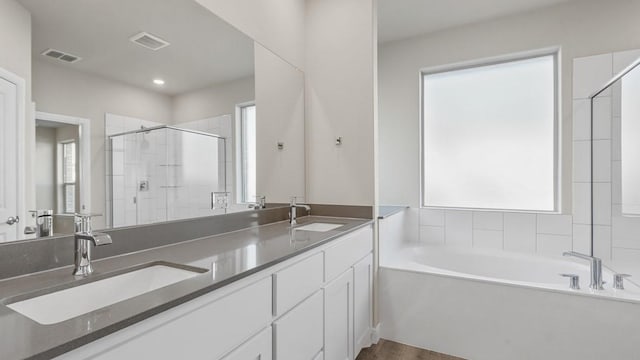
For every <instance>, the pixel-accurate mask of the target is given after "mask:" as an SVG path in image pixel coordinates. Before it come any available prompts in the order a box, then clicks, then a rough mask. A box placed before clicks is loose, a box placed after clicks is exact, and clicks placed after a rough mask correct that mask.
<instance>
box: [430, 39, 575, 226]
mask: <svg viewBox="0 0 640 360" xmlns="http://www.w3.org/2000/svg"><path fill="white" fill-rule="evenodd" d="M545 56H553V63H554V91H555V96H554V108H555V109H554V110H555V111H554V119H553V137H554V140H553V146H554V149H553V154H554V156H553V161H554V164H553V173H554V175H553V180H554V184H553V189H554V190H553V193H554V199H553V204H554V208H553V210H532V209H500V208H473V207H455V206H429V205H426V204H425V197H424V193H425V191H426V189H425V188H424V187H425V185H424V183H425V181H424V180H425V170H426V169H425V166H424V151H425V143H424V140H425V139H424V131H423V129H424V126H425V125H424V121H425V118H424V77H425V75H431V74H438V73H443V72H449V71H455V70H464V69H470V68H475V67H483V66H490V65H498V64H504V63H509V62H514V61H520V60H527V59H533V58H537V57H545ZM560 64H561V49H560V47H552V48H545V49H538V50H532V51H525V52H519V53H514V54H508V55H501V56H496V57H490V58H483V59H478V60H472V61H465V62H459V63H454V64H448V65H442V66H434V67H428V68H422V69H420V71H419V79H420V85H419V114H420V121H419V122H420V129H419V132H420V179H419V180H420V207H421V208H424V209H441V210H471V211H488V212H521V213H543V214H560V213H561V209H562V207H561V199H562V186H561V184H562V177H561V176H562V175H561V173H562V171H561V144H560V128H561V127H560V126H561V124H560V121H561V114H562V107H561V104H562V102H561V94H562V88H561V82H560V79H561V78H562V74H561V71H560Z"/></svg>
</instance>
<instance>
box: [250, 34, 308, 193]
mask: <svg viewBox="0 0 640 360" xmlns="http://www.w3.org/2000/svg"><path fill="white" fill-rule="evenodd" d="M254 52H255V55H256V115H257V121H256V131H257V139H256V141H257V144H256V150H257V154H256V155H257V169H256V172H257V179H258V181H257V184H256V191H257V194H258V195H263V196H266V199H267V201H268V202H276V203H287V202H289V199H290V197H291V196H296V197H298V198H299V199H300V200H299V201H300V202H302V201H307V199H306V198H305V150H304V149H305V143H304V131H305V128H304V74H303V73H302V72H301V71H299V70H296V69H294V68H292V67H291V66H289V64H288V63H286V62H285V61H283V60H282V59H281V58H279V57H278V56H276V55H274V54H273V53H272V52H271V51H269V50H267V49H265V48H264V47H262V46H261V45H259V44H256V46H255V51H254ZM278 142H282V143H284V148H283V149H282V150H279V149H278V146H277V144H278Z"/></svg>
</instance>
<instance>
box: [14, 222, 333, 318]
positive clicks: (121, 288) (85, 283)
mask: <svg viewBox="0 0 640 360" xmlns="http://www.w3.org/2000/svg"><path fill="white" fill-rule="evenodd" d="M343 225H344V224H336V223H323V222H313V223H310V224H305V225H301V226H296V227H294V229H295V230H296V231H313V232H326V231H331V230H335V229H337V228H339V227H342V226H343ZM208 271H209V270H207V269H203V268H198V267H193V266H186V265H180V264H174V263H169V262H163V261H156V262H152V263H148V264H143V265H139V266H136V267H133V268H130V269H126V270H123V271H118V272H114V273H109V274H102V275H94V276H91V277H88V278H85V279H81V280H78V281H76V282H73V283H71V284H66V285H62V286H59V287H54V288H50V289H44V290H41V291H37V292H35V293H31V294H23V295H18V296H15V297H12V298H7V299H4V300H3V301H2V303H4V304H5V305H6V306H7V307H9V308H10V309H12V310H14V311H16V312H18V313H20V314H22V315H24V316H26V317H28V318H30V319H32V320H34V321H35V322H37V323H39V324H43V325H51V324H56V323H59V322H62V321H65V320H69V319H72V318H74V317H77V316H80V315H83V314H87V313H90V312H93V311H96V310H98V309H101V308H104V307H107V306H110V305H113V304H115V303H118V302H121V301H125V300H128V299H131V298H133V297H136V296H139V295H143V294H146V293H148V292H151V291H154V290H157V289H160V288H163V287H166V286H170V285H172V284H176V283H178V282H181V281H184V280H187V279H191V278H194V277H196V276H198V275H200V274H203V273H206V272H208Z"/></svg>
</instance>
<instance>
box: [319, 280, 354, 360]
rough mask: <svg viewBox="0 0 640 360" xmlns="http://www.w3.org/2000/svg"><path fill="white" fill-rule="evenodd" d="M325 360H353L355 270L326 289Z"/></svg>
mask: <svg viewBox="0 0 640 360" xmlns="http://www.w3.org/2000/svg"><path fill="white" fill-rule="evenodd" d="M324 296H325V297H324V358H325V359H326V360H353V269H349V270H347V271H346V272H344V273H343V274H342V275H340V276H338V278H337V279H335V280H334V281H332V282H331V283H329V284H328V285H327V286H326V287H325V289H324Z"/></svg>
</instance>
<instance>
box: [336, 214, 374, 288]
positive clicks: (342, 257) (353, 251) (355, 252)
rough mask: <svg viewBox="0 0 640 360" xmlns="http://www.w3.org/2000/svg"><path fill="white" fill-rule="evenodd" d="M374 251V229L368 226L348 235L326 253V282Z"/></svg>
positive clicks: (337, 241)
mask: <svg viewBox="0 0 640 360" xmlns="http://www.w3.org/2000/svg"><path fill="white" fill-rule="evenodd" d="M372 250H373V229H372V228H371V226H367V227H365V228H362V229H360V230H356V231H354V232H352V233H351V234H347V235H345V236H344V237H342V238H341V239H338V240H336V243H335V244H334V245H333V246H331V247H329V248H327V249H326V250H325V251H324V261H325V263H324V264H325V265H324V270H325V275H324V278H325V281H327V282H328V281H331V280H333V279H334V278H336V277H337V276H338V275H340V274H342V273H343V272H345V271H346V270H347V269H349V268H350V267H351V266H353V264H355V263H356V262H357V261H358V260H360V259H362V258H363V257H365V256H366V255H367V254H368V253H370V252H371V251H372Z"/></svg>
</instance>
